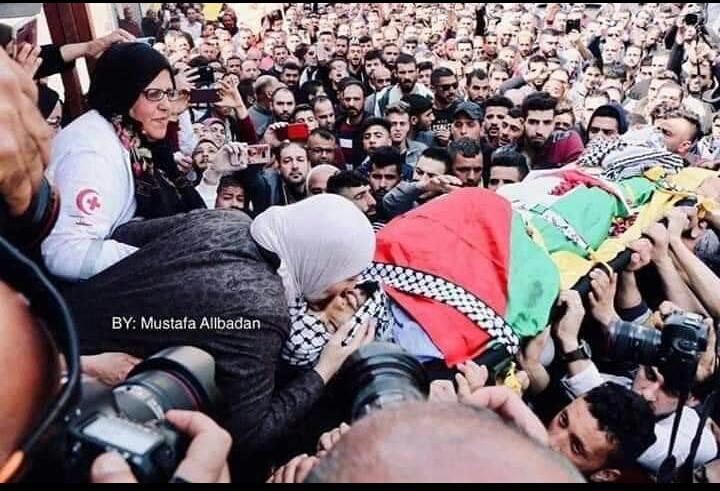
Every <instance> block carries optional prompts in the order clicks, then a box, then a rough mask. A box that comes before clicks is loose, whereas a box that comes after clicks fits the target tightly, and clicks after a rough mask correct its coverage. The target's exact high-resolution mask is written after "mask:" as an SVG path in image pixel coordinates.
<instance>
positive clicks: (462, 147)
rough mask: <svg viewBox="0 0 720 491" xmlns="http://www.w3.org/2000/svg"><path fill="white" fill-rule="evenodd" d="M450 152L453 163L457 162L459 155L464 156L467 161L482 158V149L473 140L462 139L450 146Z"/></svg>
mask: <svg viewBox="0 0 720 491" xmlns="http://www.w3.org/2000/svg"><path fill="white" fill-rule="evenodd" d="M448 152H449V153H450V158H451V159H452V161H453V162H455V160H456V159H457V157H458V155H462V156H463V157H465V158H466V159H471V158H474V157H477V156H478V155H480V156H482V147H481V146H480V143H478V142H477V141H475V140H473V139H472V138H460V139H459V140H455V141H454V142H451V143H450V145H448Z"/></svg>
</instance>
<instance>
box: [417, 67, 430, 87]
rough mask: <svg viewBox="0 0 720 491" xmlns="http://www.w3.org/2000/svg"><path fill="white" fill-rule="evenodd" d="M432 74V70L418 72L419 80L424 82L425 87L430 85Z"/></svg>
mask: <svg viewBox="0 0 720 491" xmlns="http://www.w3.org/2000/svg"><path fill="white" fill-rule="evenodd" d="M431 76H432V70H422V71H420V72H418V82H420V83H421V84H423V85H424V86H425V87H430V77H431Z"/></svg>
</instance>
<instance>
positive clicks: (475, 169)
mask: <svg viewBox="0 0 720 491" xmlns="http://www.w3.org/2000/svg"><path fill="white" fill-rule="evenodd" d="M452 173H453V175H454V176H455V177H457V178H458V179H460V180H461V181H462V182H463V186H464V187H466V188H477V187H482V184H483V177H482V174H483V157H482V153H481V154H478V155H476V156H475V157H465V156H464V155H462V154H461V153H459V154H458V155H457V156H456V157H455V161H454V162H453V168H452Z"/></svg>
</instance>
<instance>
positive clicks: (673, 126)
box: [655, 118, 694, 157]
mask: <svg viewBox="0 0 720 491" xmlns="http://www.w3.org/2000/svg"><path fill="white" fill-rule="evenodd" d="M655 128H657V129H658V130H659V131H660V132H661V133H662V135H663V139H664V140H665V147H666V148H667V149H668V151H670V152H672V153H675V154H677V155H680V156H681V157H684V156H685V155H687V153H688V151H689V150H690V147H691V146H692V142H691V138H692V134H693V132H694V128H693V125H692V124H691V123H690V122H689V121H686V120H685V119H684V118H673V119H659V120H657V121H655Z"/></svg>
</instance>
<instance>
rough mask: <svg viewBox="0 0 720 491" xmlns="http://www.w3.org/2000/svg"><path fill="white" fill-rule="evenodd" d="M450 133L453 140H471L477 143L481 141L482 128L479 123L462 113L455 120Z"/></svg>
mask: <svg viewBox="0 0 720 491" xmlns="http://www.w3.org/2000/svg"><path fill="white" fill-rule="evenodd" d="M450 132H451V134H452V137H453V140H459V139H461V138H470V139H472V140H476V141H477V140H479V139H480V135H481V133H482V127H481V126H480V122H479V121H477V120H475V119H472V118H470V117H469V116H468V115H467V114H464V113H460V114H459V115H457V116H456V117H455V119H454V120H453V124H452V128H451V129H450Z"/></svg>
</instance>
